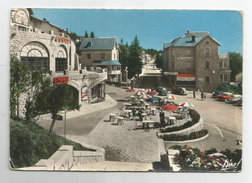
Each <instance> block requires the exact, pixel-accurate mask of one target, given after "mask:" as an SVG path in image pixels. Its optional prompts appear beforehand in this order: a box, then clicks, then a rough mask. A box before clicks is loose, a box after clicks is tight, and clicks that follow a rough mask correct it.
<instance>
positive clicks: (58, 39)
mask: <svg viewBox="0 0 252 183" xmlns="http://www.w3.org/2000/svg"><path fill="white" fill-rule="evenodd" d="M55 41H56V42H63V43H70V39H67V38H64V37H59V36H56V38H55Z"/></svg>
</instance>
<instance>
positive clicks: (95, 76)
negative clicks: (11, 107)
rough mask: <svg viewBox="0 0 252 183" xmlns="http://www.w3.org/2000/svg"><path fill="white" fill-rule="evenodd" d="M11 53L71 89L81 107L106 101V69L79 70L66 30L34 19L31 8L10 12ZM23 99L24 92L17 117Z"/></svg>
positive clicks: (21, 107) (23, 102)
mask: <svg viewBox="0 0 252 183" xmlns="http://www.w3.org/2000/svg"><path fill="white" fill-rule="evenodd" d="M10 54H11V55H12V56H14V57H16V58H17V59H19V60H20V61H21V62H26V63H27V64H28V65H29V66H30V68H31V69H33V70H38V69H41V70H42V71H43V73H44V74H45V75H46V76H47V77H50V78H51V79H52V81H53V84H54V85H57V84H61V83H65V84H68V85H69V86H71V87H72V89H73V95H74V97H75V98H76V100H78V102H79V104H81V105H85V104H88V103H89V104H90V103H92V102H94V101H97V100H98V99H99V98H101V99H104V98H105V82H104V81H105V80H106V79H107V72H106V70H105V69H103V70H101V71H100V72H99V73H98V72H96V71H87V70H85V69H84V68H83V69H82V68H81V67H80V63H79V56H78V55H77V54H76V47H75V40H73V39H72V38H71V37H70V34H69V33H68V32H67V31H65V30H63V29H61V28H59V27H57V26H55V25H53V24H51V23H49V22H47V21H44V20H40V19H38V18H36V17H34V16H33V11H32V9H25V8H15V9H11V23H10ZM25 100H26V94H25V93H24V94H22V96H21V97H20V114H21V113H22V112H23V110H24V105H25Z"/></svg>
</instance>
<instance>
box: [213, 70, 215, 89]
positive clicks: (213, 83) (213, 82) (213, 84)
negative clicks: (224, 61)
mask: <svg viewBox="0 0 252 183" xmlns="http://www.w3.org/2000/svg"><path fill="white" fill-rule="evenodd" d="M214 74H215V71H213V92H214V91H215V89H214V88H215V87H214Z"/></svg>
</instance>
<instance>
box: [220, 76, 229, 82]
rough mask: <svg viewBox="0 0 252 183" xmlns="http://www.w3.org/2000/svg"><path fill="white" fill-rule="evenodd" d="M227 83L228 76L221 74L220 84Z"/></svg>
mask: <svg viewBox="0 0 252 183" xmlns="http://www.w3.org/2000/svg"><path fill="white" fill-rule="evenodd" d="M227 82H228V75H227V74H220V83H227Z"/></svg>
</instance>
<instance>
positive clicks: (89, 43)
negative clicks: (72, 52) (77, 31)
mask: <svg viewBox="0 0 252 183" xmlns="http://www.w3.org/2000/svg"><path fill="white" fill-rule="evenodd" d="M91 46H92V42H91V41H88V42H87V45H86V46H84V48H87V47H91Z"/></svg>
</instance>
